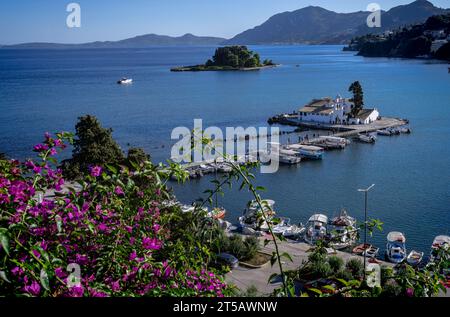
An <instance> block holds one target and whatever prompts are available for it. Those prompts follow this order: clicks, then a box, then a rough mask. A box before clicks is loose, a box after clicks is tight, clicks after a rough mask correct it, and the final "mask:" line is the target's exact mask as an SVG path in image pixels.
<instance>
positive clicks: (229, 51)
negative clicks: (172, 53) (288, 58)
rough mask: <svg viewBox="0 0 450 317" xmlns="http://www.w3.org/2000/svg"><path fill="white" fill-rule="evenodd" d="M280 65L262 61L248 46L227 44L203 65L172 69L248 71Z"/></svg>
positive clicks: (174, 70) (189, 70)
mask: <svg viewBox="0 0 450 317" xmlns="http://www.w3.org/2000/svg"><path fill="white" fill-rule="evenodd" d="M275 66H278V65H277V64H275V63H274V62H272V60H270V59H266V60H264V61H263V62H261V59H260V56H259V54H258V53H255V52H253V51H250V50H249V49H248V48H247V46H226V47H219V48H217V49H216V52H215V53H214V56H213V57H212V59H209V60H208V61H206V63H205V64H202V65H194V66H181V67H174V68H172V69H171V71H173V72H199V71H233V70H234V71H247V70H260V69H263V68H269V67H275Z"/></svg>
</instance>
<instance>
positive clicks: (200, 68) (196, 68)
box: [170, 64, 280, 72]
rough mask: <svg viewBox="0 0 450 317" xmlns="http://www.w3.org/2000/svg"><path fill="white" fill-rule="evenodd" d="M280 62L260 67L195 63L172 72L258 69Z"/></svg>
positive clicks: (275, 65)
mask: <svg viewBox="0 0 450 317" xmlns="http://www.w3.org/2000/svg"><path fill="white" fill-rule="evenodd" d="M278 66H280V64H274V65H264V66H258V67H230V66H205V65H194V66H180V67H173V68H171V69H170V71H171V72H229V71H244V72H246V71H257V70H261V69H266V68H274V67H278Z"/></svg>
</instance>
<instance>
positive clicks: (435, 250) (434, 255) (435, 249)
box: [431, 235, 450, 261]
mask: <svg viewBox="0 0 450 317" xmlns="http://www.w3.org/2000/svg"><path fill="white" fill-rule="evenodd" d="M449 248H450V237H449V236H444V235H440V236H437V237H435V238H434V240H433V244H432V245H431V261H434V260H435V259H438V258H439V256H440V255H439V253H440V252H441V251H442V250H448V249H449Z"/></svg>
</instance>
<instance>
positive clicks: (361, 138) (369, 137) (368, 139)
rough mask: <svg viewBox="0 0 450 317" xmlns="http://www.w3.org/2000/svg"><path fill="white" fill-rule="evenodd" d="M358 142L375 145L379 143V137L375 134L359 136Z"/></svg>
mask: <svg viewBox="0 0 450 317" xmlns="http://www.w3.org/2000/svg"><path fill="white" fill-rule="evenodd" d="M356 140H358V141H360V142H363V143H375V142H376V141H377V137H376V136H375V135H374V134H358V136H357V137H356Z"/></svg>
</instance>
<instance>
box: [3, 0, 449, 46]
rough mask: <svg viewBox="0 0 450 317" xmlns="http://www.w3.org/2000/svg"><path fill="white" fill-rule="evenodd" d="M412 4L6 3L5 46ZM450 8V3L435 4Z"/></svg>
mask: <svg viewBox="0 0 450 317" xmlns="http://www.w3.org/2000/svg"><path fill="white" fill-rule="evenodd" d="M412 1H413V0H222V1H217V0H128V1H123V0H11V1H10V0H1V1H0V30H1V32H0V44H16V43H24V42H57V43H84V42H91V41H106V40H111V41H113V40H120V39H124V38H129V37H133V36H136V35H142V34H147V33H156V34H164V35H171V36H180V35H183V34H185V33H192V34H195V35H203V36H219V37H225V38H231V37H233V36H234V35H236V34H238V33H240V32H242V31H245V30H247V29H249V28H253V27H255V26H257V25H260V24H261V23H263V22H264V21H266V20H267V19H268V18H269V17H270V16H272V15H274V14H276V13H280V12H284V11H293V10H297V9H300V8H303V7H306V6H309V5H314V6H320V7H323V8H325V9H329V10H332V11H336V12H354V11H365V10H366V8H367V5H368V4H369V3H371V2H376V3H378V4H379V5H380V6H381V8H382V9H383V10H389V9H390V8H391V7H393V6H397V5H401V4H407V3H410V2H412ZM71 2H76V3H78V4H79V5H80V7H81V27H80V28H68V27H67V25H66V18H67V16H68V14H69V13H68V12H67V11H66V7H67V5H68V4H69V3H71ZM431 2H432V3H433V4H434V5H436V6H438V7H445V8H448V7H450V0H431Z"/></svg>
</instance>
